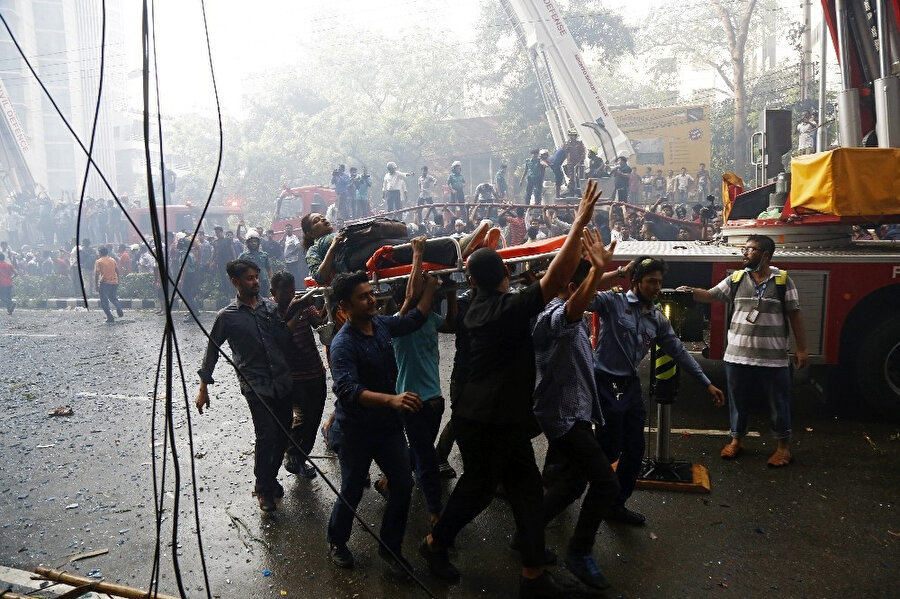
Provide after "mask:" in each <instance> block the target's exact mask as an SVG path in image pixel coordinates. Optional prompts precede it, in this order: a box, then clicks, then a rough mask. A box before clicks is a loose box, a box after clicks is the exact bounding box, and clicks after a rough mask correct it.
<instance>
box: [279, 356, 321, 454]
mask: <svg viewBox="0 0 900 599" xmlns="http://www.w3.org/2000/svg"><path fill="white" fill-rule="evenodd" d="M325 395H326V391H325V375H324V374H323V375H322V376H317V377H315V378H312V379H307V380H303V381H299V380H296V379H295V380H294V386H293V387H292V388H291V406H292V411H293V422H292V424H291V437H292V438H293V440H294V441H295V442H296V443H297V445H299V446H300V449H302V450H303V453H302V454H301V453H300V452H299V451H297V448H296V447H294V444H293V443H289V444H288V448H287V454H288V455H293V456H296V457H297V458H299V459H305V458H304V457H303V456H304V455H309V452H311V451H312V448H313V445H315V444H316V433H318V431H319V423H320V422H321V421H322V412H323V411H324V410H325Z"/></svg>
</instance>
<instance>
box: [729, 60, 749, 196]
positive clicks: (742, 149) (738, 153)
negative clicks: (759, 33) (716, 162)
mask: <svg viewBox="0 0 900 599" xmlns="http://www.w3.org/2000/svg"><path fill="white" fill-rule="evenodd" d="M747 129H748V127H747V88H746V85H745V82H744V57H743V55H741V56H740V57H736V58H735V60H734V129H733V131H734V171H735V172H736V173H737V174H739V175H740V176H741V177H743V178H744V179H745V180H746V178H747V175H748V174H749V166H748V165H749V163H750V140H749V137H748V135H747Z"/></svg>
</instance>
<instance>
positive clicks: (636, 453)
mask: <svg viewBox="0 0 900 599" xmlns="http://www.w3.org/2000/svg"><path fill="white" fill-rule="evenodd" d="M596 374H597V376H596V378H597V392H598V394H599V395H600V407H601V408H602V410H603V418H604V420H606V424H605V425H604V426H602V427H600V428H598V429H597V440H598V441H599V442H600V446H601V447H602V448H603V452H604V453H605V454H606V457H607V459H608V460H609V462H610V463H613V462H615V461H616V460H618V461H619V465H618V466H616V476H617V477H618V479H619V487H621V489H620V491H619V497H618V499H617V500H616V502H615V504H616V505H624V504H625V502H626V501H628V498H629V497H631V494H632V493H633V492H634V486H635V484H637V477H638V474H640V471H641V463H642V462H643V459H644V449H645V448H646V441H645V440H644V422H645V421H646V420H647V407H646V406H645V405H644V398H643V397H642V396H641V381H640V379H639V378H638V377H632V378H631V379H630V382H628V383H627V384H626V385H625V386H624V387H623V386H620V387H619V388H618V390H617V389H616V387H614V386H613V381H612V379H611V378H609V377H607V376H605V375H604V374H603V373H602V372H597V373H596ZM618 393H621V397H619V398H617V395H618Z"/></svg>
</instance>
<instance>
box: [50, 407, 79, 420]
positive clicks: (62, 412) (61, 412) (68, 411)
mask: <svg viewBox="0 0 900 599" xmlns="http://www.w3.org/2000/svg"><path fill="white" fill-rule="evenodd" d="M74 413H75V410H73V409H72V408H71V407H70V406H59V407H58V408H56V409H55V410H53V411H52V412H50V413H48V414H47V416H51V417H52V416H71V415H72V414H74Z"/></svg>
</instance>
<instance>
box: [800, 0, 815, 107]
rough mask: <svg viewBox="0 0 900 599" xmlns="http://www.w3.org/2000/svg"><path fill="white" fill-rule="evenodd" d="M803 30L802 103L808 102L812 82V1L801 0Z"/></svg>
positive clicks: (801, 53) (801, 61)
mask: <svg viewBox="0 0 900 599" xmlns="http://www.w3.org/2000/svg"><path fill="white" fill-rule="evenodd" d="M800 1H801V9H802V11H803V16H802V17H801V21H802V26H803V29H802V31H801V33H800V101H801V102H803V101H805V100H807V99H808V98H807V88H809V84H810V83H811V82H812V70H813V69H812V22H811V21H812V15H811V12H812V10H811V5H812V0H800Z"/></svg>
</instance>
